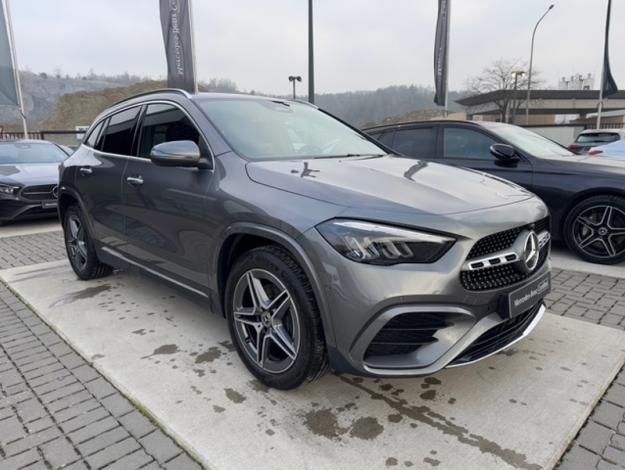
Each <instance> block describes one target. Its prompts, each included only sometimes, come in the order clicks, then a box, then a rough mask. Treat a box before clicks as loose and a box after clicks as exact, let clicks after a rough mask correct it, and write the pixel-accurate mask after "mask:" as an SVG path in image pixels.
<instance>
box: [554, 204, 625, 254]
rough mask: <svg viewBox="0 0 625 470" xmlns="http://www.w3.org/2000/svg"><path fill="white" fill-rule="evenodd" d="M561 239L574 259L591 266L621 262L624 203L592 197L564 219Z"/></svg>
mask: <svg viewBox="0 0 625 470" xmlns="http://www.w3.org/2000/svg"><path fill="white" fill-rule="evenodd" d="M564 239H565V241H566V244H567V245H568V247H569V248H570V249H571V250H572V251H573V252H574V253H575V254H577V256H579V257H580V258H582V259H584V260H586V261H590V262H591V263H600V264H616V263H620V262H622V261H625V199H624V198H622V197H618V196H593V197H591V198H588V199H586V200H584V201H582V202H580V203H579V204H577V205H576V206H575V207H573V209H572V210H571V212H569V214H568V216H567V217H566V220H565V222H564Z"/></svg>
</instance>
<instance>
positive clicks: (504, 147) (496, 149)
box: [490, 144, 519, 163]
mask: <svg viewBox="0 0 625 470" xmlns="http://www.w3.org/2000/svg"><path fill="white" fill-rule="evenodd" d="M490 153H492V154H493V155H494V156H495V157H497V158H498V159H499V160H501V161H502V162H507V163H510V162H515V161H517V160H518V159H519V156H518V155H517V153H516V150H514V147H513V146H512V145H508V144H493V145H491V146H490Z"/></svg>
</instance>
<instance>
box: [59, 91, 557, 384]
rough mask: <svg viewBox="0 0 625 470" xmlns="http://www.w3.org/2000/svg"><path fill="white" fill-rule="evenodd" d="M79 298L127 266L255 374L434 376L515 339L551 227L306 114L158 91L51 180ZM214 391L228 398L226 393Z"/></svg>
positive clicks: (530, 308)
mask: <svg viewBox="0 0 625 470" xmlns="http://www.w3.org/2000/svg"><path fill="white" fill-rule="evenodd" d="M59 213H60V216H61V219H62V220H63V229H64V233H65V243H66V248H67V254H68V258H69V260H70V263H71V266H72V268H73V269H74V271H75V272H76V274H77V276H78V277H79V278H80V279H92V278H96V277H100V276H103V275H106V274H108V273H110V272H111V270H112V269H113V267H117V268H124V267H126V266H129V265H134V266H138V267H139V268H141V269H144V270H145V271H147V272H149V273H151V274H153V275H155V276H158V277H161V278H162V279H164V280H166V281H168V282H170V283H173V284H175V285H177V286H178V287H182V288H185V289H188V290H189V291H191V292H193V293H195V294H197V295H199V296H202V297H204V298H205V299H207V304H208V306H209V307H210V308H211V310H213V311H216V312H222V313H223V314H224V315H225V316H226V318H227V322H228V326H229V329H230V335H231V337H232V341H233V343H234V345H235V347H236V349H237V351H238V353H239V355H240V357H241V359H242V361H243V363H244V364H245V365H246V366H247V368H248V369H249V370H250V371H251V373H252V374H254V375H255V376H256V377H257V378H258V379H259V380H261V381H262V382H263V383H264V384H266V385H268V386H271V387H275V388H281V389H289V388H293V387H297V386H299V385H300V384H302V383H305V382H308V381H311V380H313V379H315V378H317V377H318V376H320V375H321V374H322V373H323V372H324V371H325V370H326V368H327V366H328V364H329V365H330V366H331V367H333V368H334V369H336V370H339V371H343V372H350V373H356V374H366V375H373V376H382V377H387V376H393V377H396V376H414V375H427V374H431V373H434V372H436V371H438V370H440V369H441V368H443V367H447V366H458V365H463V364H470V363H472V362H475V361H477V360H480V359H482V358H484V357H487V356H489V355H492V354H494V353H496V352H497V351H499V350H501V349H503V348H506V347H508V346H510V345H511V344H512V343H514V342H516V341H519V340H520V339H521V338H523V337H524V336H525V335H527V334H528V333H529V332H530V331H531V330H532V329H533V328H534V327H535V326H536V324H537V323H538V322H539V321H540V318H541V316H542V315H543V312H544V310H545V309H544V306H543V297H544V295H545V294H546V293H547V292H548V291H549V289H550V278H549V247H550V235H549V231H548V226H549V221H548V211H547V208H546V206H545V205H544V204H543V202H542V201H540V200H539V199H538V198H537V197H536V196H534V195H533V194H531V193H530V192H529V191H526V190H525V189H523V188H521V187H519V186H517V185H513V184H511V183H509V182H507V181H503V180H500V179H499V178H493V177H490V176H486V175H483V174H479V173H476V172H471V171H466V170H462V169H457V168H449V167H446V166H443V165H438V164H435V163H429V162H416V161H414V160H413V159H410V158H405V157H396V156H392V155H388V154H387V150H386V149H385V148H383V147H382V146H380V145H378V144H376V143H375V141H374V140H373V139H371V138H369V137H367V136H366V135H364V134H362V133H361V132H359V131H358V130H356V129H353V128H352V127H350V126H348V125H347V124H344V123H342V122H341V121H339V120H338V119H336V118H334V117H332V116H330V115H328V114H326V113H324V112H323V111H321V110H319V109H318V108H316V107H315V106H313V105H310V104H308V103H299V102H294V101H288V100H283V99H277V98H263V97H258V96H245V95H228V94H213V93H208V94H205V93H200V94H197V95H188V94H187V93H184V92H182V91H179V90H178V91H177V90H165V91H160V92H152V93H148V94H145V95H141V96H138V97H134V98H131V99H128V100H125V101H122V102H121V103H118V104H117V105H115V106H113V107H112V108H110V109H107V110H106V111H104V112H103V113H102V114H101V115H100V116H99V117H97V118H96V120H95V122H94V124H93V125H92V126H91V128H90V130H89V131H88V133H87V135H86V139H85V141H84V142H83V145H82V146H81V147H80V148H79V149H78V150H77V151H76V152H75V153H74V154H73V155H72V156H71V157H70V158H69V159H67V160H66V161H65V162H64V163H63V166H62V168H61V179H60V196H59ZM224 379H225V378H224Z"/></svg>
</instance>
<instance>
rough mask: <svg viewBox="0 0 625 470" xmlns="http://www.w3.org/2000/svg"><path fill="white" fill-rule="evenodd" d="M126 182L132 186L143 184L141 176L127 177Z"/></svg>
mask: <svg viewBox="0 0 625 470" xmlns="http://www.w3.org/2000/svg"><path fill="white" fill-rule="evenodd" d="M126 181H127V182H128V184H130V185H132V186H141V185H142V184H143V178H142V177H141V176H128V177H127V178H126Z"/></svg>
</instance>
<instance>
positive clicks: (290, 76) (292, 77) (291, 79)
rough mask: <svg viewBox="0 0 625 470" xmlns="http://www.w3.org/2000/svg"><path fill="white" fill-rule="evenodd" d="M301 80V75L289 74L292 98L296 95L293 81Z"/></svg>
mask: <svg viewBox="0 0 625 470" xmlns="http://www.w3.org/2000/svg"><path fill="white" fill-rule="evenodd" d="M301 81H302V77H300V76H299V75H289V82H291V83H293V99H295V98H296V97H297V95H296V94H295V82H301Z"/></svg>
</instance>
